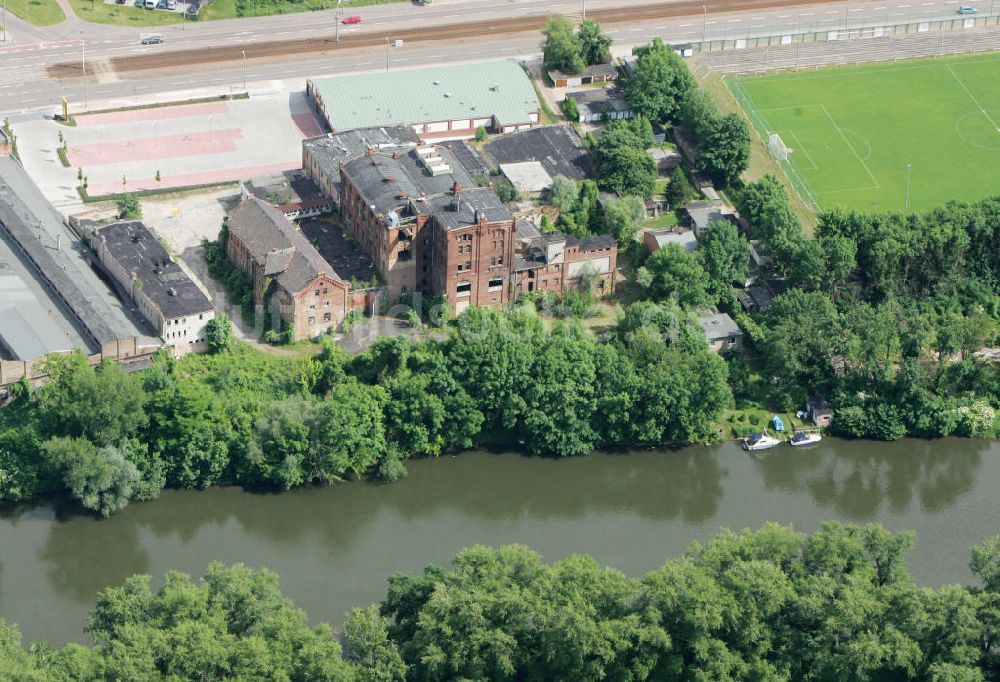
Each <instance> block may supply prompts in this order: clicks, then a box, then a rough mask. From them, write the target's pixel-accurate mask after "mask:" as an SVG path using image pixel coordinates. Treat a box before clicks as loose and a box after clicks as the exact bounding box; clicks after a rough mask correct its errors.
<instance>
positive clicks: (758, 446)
mask: <svg viewBox="0 0 1000 682" xmlns="http://www.w3.org/2000/svg"><path fill="white" fill-rule="evenodd" d="M779 444H781V441H780V440H778V439H777V438H775V437H774V436H772V435H770V434H767V433H753V434H750V435H749V436H747V437H746V438H744V439H743V449H744V450H748V451H751V452H753V451H756V450H768V449H770V448H773V447H774V446H775V445H779Z"/></svg>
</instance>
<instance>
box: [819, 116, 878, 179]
mask: <svg viewBox="0 0 1000 682" xmlns="http://www.w3.org/2000/svg"><path fill="white" fill-rule="evenodd" d="M819 106H820V108H821V109H822V110H823V113H824V114H826V117H827V118H829V119H830V123H832V124H833V127H834V129H835V130H836V131H837V134H838V135H840V139H842V140H843V141H844V144H846V145H847V148H848V149H850V150H851V153H852V154H854V158H855V159H857V160H858V163H860V164H861V167H862V168H864V169H865V172H866V173H868V177H869V178H871V181H872V182H873V183H875V186H874V187H861V188H859V191H860V190H861V189H882V185H880V184H878V180H877V179H876V178H875V174H874V173H872V171H871V169H870V168H869V167H868V164H867V163H865V162H864V160H862V158H861V157H860V156H858V152H857V150H855V149H854V147H853V146H852V145H851V142H850V140H848V139H847V136H846V135H844V130H843V129H842V128H841V127H840V126H839V125H837V121H836V119H834V118H833V116H831V115H830V112H829V111H828V110H827V108H826V105H825V104H820V105H819ZM854 134H855V135H857V133H854ZM865 143H866V144H867V140H866V141H865ZM870 146H871V145H869V147H870Z"/></svg>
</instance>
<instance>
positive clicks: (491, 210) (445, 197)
mask: <svg viewBox="0 0 1000 682" xmlns="http://www.w3.org/2000/svg"><path fill="white" fill-rule="evenodd" d="M427 204H428V205H429V206H430V207H431V211H432V213H433V214H434V220H435V222H437V223H438V224H439V225H440V226H441V227H442V228H444V229H445V230H457V229H460V228H463V227H469V226H470V225H475V224H476V223H477V222H478V220H477V216H482V217H483V218H485V220H486V221H487V222H490V223H497V222H504V221H511V220H513V219H514V216H512V215H511V213H510V211H509V210H507V207H506V206H504V204H503V202H502V201H500V198H499V197H498V196H497V195H496V193H495V192H493V190H491V189H487V188H485V187H475V188H472V189H463V190H462V191H461V192H459V193H458V195H457V196H455V195H452V194H442V195H439V196H436V197H433V198H431V199H428V201H427Z"/></svg>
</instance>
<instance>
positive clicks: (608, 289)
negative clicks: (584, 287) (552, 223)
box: [512, 221, 618, 300]
mask: <svg viewBox="0 0 1000 682" xmlns="http://www.w3.org/2000/svg"><path fill="white" fill-rule="evenodd" d="M517 239H518V249H517V257H516V260H515V265H514V277H513V286H512V289H513V297H514V299H515V300H516V299H518V298H520V297H521V296H522V295H523V294H528V293H532V292H536V291H539V292H544V291H550V292H552V293H555V294H562V293H564V292H566V291H569V290H570V289H573V288H576V287H579V286H580V285H581V284H582V282H583V278H584V277H590V278H592V284H593V291H594V293H595V294H596V295H598V296H608V295H610V294H613V293H614V291H615V271H616V269H617V267H618V242H617V241H616V240H615V238H614V237H609V236H607V235H598V236H595V237H587V238H585V239H580V238H579V237H574V236H572V235H566V234H563V233H562V232H547V233H545V234H541V233H539V232H538V230H537V229H536V228H534V227H533V226H531V224H530V223H526V222H524V221H521V222H519V223H518V225H517Z"/></svg>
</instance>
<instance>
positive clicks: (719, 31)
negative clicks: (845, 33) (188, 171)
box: [0, 0, 1000, 118]
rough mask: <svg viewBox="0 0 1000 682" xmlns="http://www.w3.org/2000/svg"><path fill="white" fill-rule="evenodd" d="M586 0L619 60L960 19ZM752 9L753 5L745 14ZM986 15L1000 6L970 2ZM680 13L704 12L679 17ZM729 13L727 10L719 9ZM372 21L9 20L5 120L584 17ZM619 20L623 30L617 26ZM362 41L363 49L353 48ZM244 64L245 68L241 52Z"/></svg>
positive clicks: (508, 3) (420, 61)
mask: <svg viewBox="0 0 1000 682" xmlns="http://www.w3.org/2000/svg"><path fill="white" fill-rule="evenodd" d="M702 1H703V2H704V10H705V11H702V10H701V7H702V4H701V2H696V3H693V2H692V0H667V1H666V2H665V1H664V0H629V5H628V6H627V7H623V6H622V0H587V3H586V4H587V13H588V15H590V16H598V17H599V18H602V19H603V20H604V22H605V23H604V27H605V29H606V30H607V32H608V33H609V34H610V35H611V36H612V38H614V40H615V43H616V50H617V51H618V53H627V52H628V51H629V50H630V47H631V46H632V45H634V44H637V43H642V42H646V41H648V40H650V39H651V38H653V37H654V36H660V37H662V38H664V39H665V40H667V41H668V42H691V41H694V42H697V41H699V40H701V39H702V38H703V37H704V38H706V39H708V40H712V39H720V38H723V37H730V38H732V37H736V36H741V35H751V34H762V35H763V34H777V33H782V32H786V31H787V32H791V31H793V30H795V29H796V28H797V29H800V30H801V29H804V28H806V27H810V26H811V27H817V28H823V29H824V30H825V29H827V28H829V29H830V30H836V29H837V28H838V27H839V28H842V27H844V26H845V25H847V26H851V25H856V24H859V23H870V22H873V21H875V22H877V21H884V22H902V21H917V20H923V19H931V18H939V17H945V16H953V15H954V13H955V9H956V8H957V7H958V5H959V4H960V0H861V1H855V2H838V1H833V2H829V1H827V2H823V1H818V2H816V3H813V4H805V3H803V2H801V0H772V2H770V3H769V4H770V5H773V6H774V5H776V6H775V7H772V8H771V9H759V8H758V9H749V10H743V11H728V10H730V8H731V7H733V6H734V3H733V0H702ZM746 4H750V0H745V2H744V4H743V5H741V6H744V7H745V6H746ZM961 4H972V5H976V6H978V7H979V8H980V9H981V11H983V12H989V11H990V10H991V9H994V8H996V9H1000V7H995V6H996V5H998V4H1000V3H998V0H961ZM652 6H662V7H664V11H663V14H664V15H665V16H664V18H662V19H652V20H651V19H644V20H641V21H634V20H631V19H630V15H631V16H637V15H640V14H642V10H643V8H646V9H648V8H649V7H652ZM671 6H673V10H683V11H685V12H689V11H692V8H694V7H697V8H698V9H697V10H696V13H694V14H687V15H685V16H670V15H671V14H674V13H675V12H674V11H671ZM720 8H723V9H725V10H727V11H721V10H720ZM353 11H354V12H356V13H357V14H359V15H361V16H362V17H363V22H362V23H361V24H359V25H357V26H342V27H341V38H342V40H343V45H342V46H341V47H338V46H337V44H336V42H335V35H336V31H337V26H338V25H339V24H338V18H337V14H336V12H334V11H325V12H310V13H302V14H289V15H282V16H275V17H257V18H248V19H238V20H227V21H216V22H197V23H188V24H186V25H175V26H169V27H162V28H159V29H144V30H139V29H134V28H123V27H114V26H97V25H94V24H89V23H86V22H83V21H81V20H79V19H77V18H75V17H73V18H70V19H68V20H67V21H66V22H63V23H62V24H59V25H57V26H52V27H48V28H45V29H37V28H33V27H29V26H27V25H26V24H24V23H23V22H21V21H19V20H16V19H14V18H11V17H10V16H9V15H8V21H7V24H8V27H9V30H10V35H9V38H10V39H11V40H8V42H7V44H6V45H5V46H2V47H0V74H2V76H3V77H2V79H0V113H6V114H8V115H12V116H14V117H15V118H16V116H17V115H18V114H21V115H25V114H34V113H37V112H38V111H40V110H45V111H53V110H54V109H55V108H56V107H57V106H58V102H59V97H60V96H63V95H65V96H67V97H68V98H69V99H70V100H71V101H72V102H74V103H75V102H83V101H84V100H88V101H89V102H90V103H91V104H93V103H94V102H97V101H103V100H116V101H117V102H118V103H123V102H124V103H127V102H128V101H129V100H130V99H132V100H134V99H137V98H139V97H141V96H142V95H144V94H147V93H168V92H172V91H188V90H193V89H200V90H204V89H214V90H216V91H220V90H225V89H229V88H242V87H243V85H244V83H246V84H248V85H257V86H260V85H263V86H264V87H271V86H272V85H273V86H275V87H278V84H277V83H275V82H276V81H282V82H283V85H284V86H285V87H287V82H295V81H298V82H304V79H305V78H306V77H309V76H314V75H322V74H329V73H342V72H345V71H347V72H359V71H366V70H383V69H385V68H386V61H387V60H388V63H389V68H396V69H399V68H408V67H416V66H423V65H428V64H434V63H454V62H469V61H483V60H489V59H505V58H526V57H529V56H532V55H535V54H537V53H538V51H539V49H538V46H539V42H540V39H541V37H540V35H539V34H538V32H537V30H530V31H522V32H518V33H504V32H503V31H504V28H503V27H504V26H505V25H509V24H512V22H516V21H519V20H523V19H524V18H525V17H535V18H536V19H537V23H538V24H541V22H542V21H543V20H544V18H545V17H546V16H549V15H552V14H565V15H569V16H576V17H579V16H580V14H581V11H582V2H578V1H577V0H505V1H500V2H494V3H484V2H483V1H482V0H436V2H435V3H434V4H433V5H431V6H429V7H420V6H416V5H410V4H390V5H377V6H371V7H364V8H360V9H358V10H353ZM612 17H613V18H617V17H621V20H620V21H609V18H612ZM476 21H481V22H484V26H488V27H490V28H489V30H486V29H485V28H484V33H485V34H486V35H476V36H474V37H470V38H464V39H460V40H454V39H445V40H440V41H433V42H431V41H427V42H419V33H420V31H421V30H423V29H426V30H427V31H433V32H434V33H435V34H437V33H438V32H439V30H440V28H441V27H445V26H450V25H455V26H456V27H458V26H462V25H468V24H470V23H471V22H476ZM154 31H155V32H157V33H160V34H162V35H163V36H164V38H165V41H166V42H165V43H164V44H163V45H156V46H145V47H144V46H141V45H139V44H138V42H139V37H140V35H141V34H144V33H149V32H154ZM403 32H409V33H408V35H417V36H418V42H412V41H411V42H407V43H406V44H404V46H403V47H400V48H395V47H392V48H386V47H378V48H372V47H349V44H350V42H352V40H351V38H353V37H365V36H367V37H368V38H377V39H378V41H379V42H381V40H382V39H383V37H392V36H393V35H394V34H401V33H403ZM317 37H321V38H325V39H327V41H328V45H329V49H328V50H326V51H323V52H309V53H304V54H298V55H292V56H287V57H282V58H271V57H268V58H255V57H254V48H255V45H257V46H260V45H261V44H262V43H270V42H273V41H283V40H287V41H295V40H303V39H308V38H317ZM354 42H357V41H354ZM222 45H229V46H234V47H238V48H239V50H238V51H237V50H235V49H234V50H233V51H231V53H236V52H239V54H240V57H237V59H236V60H235V61H229V62H225V63H218V64H211V65H208V64H202V65H194V66H189V65H185V66H171V63H170V62H171V54H172V53H177V52H182V51H185V50H192V49H200V48H213V47H216V48H217V47H219V46H222ZM84 51H85V53H86V63H87V74H88V78H87V82H86V84H84V79H83V78H82V74H83V72H82V71H79V74H78V75H77V76H74V77H70V78H63V79H60V80H53V79H52V78H50V77H48V76H49V74H48V73H47V67H48V66H49V65H52V64H57V63H70V64H79V63H80V61H81V60H82V58H83V57H84ZM243 52H245V53H246V59H245V60H243V59H242V53H243ZM147 55H161V56H162V59H163V66H164V68H162V69H154V70H143V71H134V72H126V71H117V70H115V69H113V68H111V67H109V63H110V60H113V59H114V58H123V57H124V58H129V57H140V56H147Z"/></svg>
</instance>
